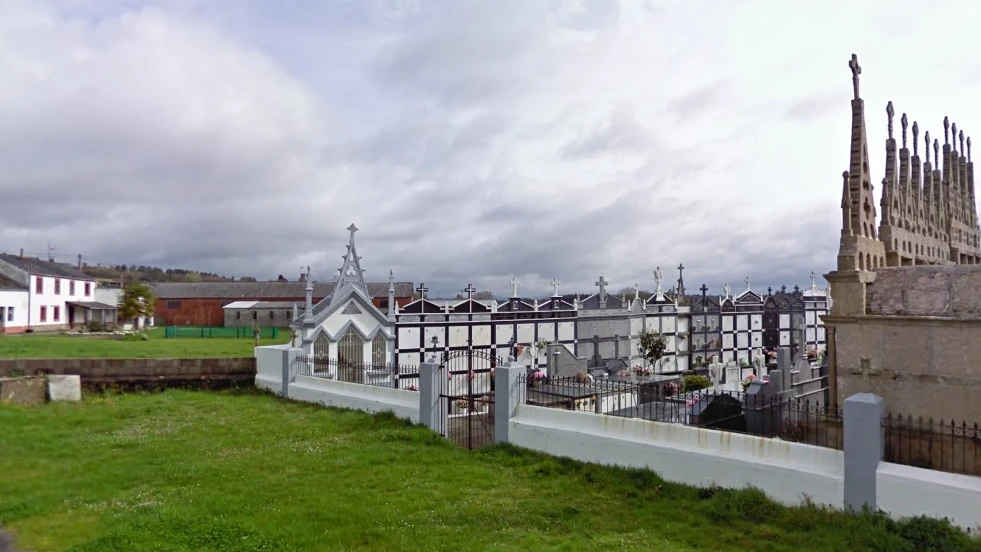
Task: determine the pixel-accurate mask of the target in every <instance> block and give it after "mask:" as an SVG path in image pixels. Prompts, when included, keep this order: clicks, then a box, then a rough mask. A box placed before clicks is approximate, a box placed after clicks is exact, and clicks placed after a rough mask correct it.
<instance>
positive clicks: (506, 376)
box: [494, 362, 525, 443]
mask: <svg viewBox="0 0 981 552" xmlns="http://www.w3.org/2000/svg"><path fill="white" fill-rule="evenodd" d="M524 372H525V369H524V366H522V365H520V364H518V363H517V362H509V363H507V364H505V365H504V366H498V367H497V368H496V369H495V370H494V442H495V443H507V442H508V430H509V423H510V420H511V418H512V417H513V416H514V413H515V411H516V410H517V408H518V403H519V402H520V401H521V391H522V389H521V374H523V373H524Z"/></svg>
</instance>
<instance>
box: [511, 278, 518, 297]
mask: <svg viewBox="0 0 981 552" xmlns="http://www.w3.org/2000/svg"><path fill="white" fill-rule="evenodd" d="M518 283H519V282H518V279H517V278H511V297H517V296H518Z"/></svg>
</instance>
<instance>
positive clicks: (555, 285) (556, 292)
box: [552, 278, 562, 297]
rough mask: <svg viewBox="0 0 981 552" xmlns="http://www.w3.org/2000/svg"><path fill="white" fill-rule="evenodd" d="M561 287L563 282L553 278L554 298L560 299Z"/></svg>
mask: <svg viewBox="0 0 981 552" xmlns="http://www.w3.org/2000/svg"><path fill="white" fill-rule="evenodd" d="M560 285H562V282H560V281H558V280H556V279H555V278H552V297H558V296H559V286H560Z"/></svg>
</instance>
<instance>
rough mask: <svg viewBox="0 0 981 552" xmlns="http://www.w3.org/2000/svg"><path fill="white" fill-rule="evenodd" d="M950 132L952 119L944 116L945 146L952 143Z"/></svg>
mask: <svg viewBox="0 0 981 552" xmlns="http://www.w3.org/2000/svg"><path fill="white" fill-rule="evenodd" d="M949 132H950V119H948V118H947V117H944V145H945V146H946V145H947V144H949V143H950V140H949V134H948V133H949Z"/></svg>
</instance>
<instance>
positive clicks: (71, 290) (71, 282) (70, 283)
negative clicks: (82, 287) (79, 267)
mask: <svg viewBox="0 0 981 552" xmlns="http://www.w3.org/2000/svg"><path fill="white" fill-rule="evenodd" d="M68 295H75V280H68Z"/></svg>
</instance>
